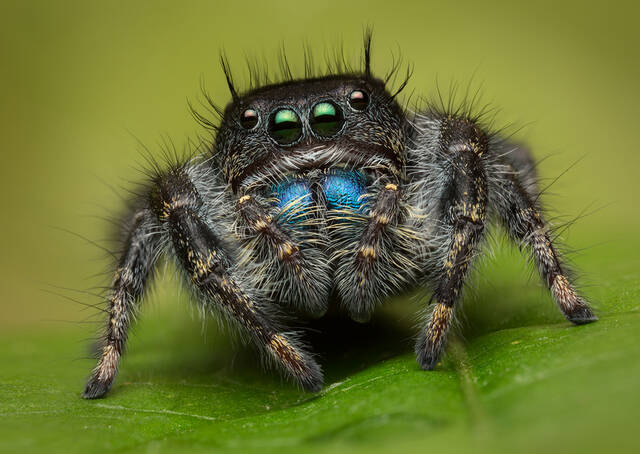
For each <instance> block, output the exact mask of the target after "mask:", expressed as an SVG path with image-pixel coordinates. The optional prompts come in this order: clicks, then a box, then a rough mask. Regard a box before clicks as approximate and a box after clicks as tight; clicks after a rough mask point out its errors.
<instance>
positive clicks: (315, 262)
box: [236, 195, 331, 317]
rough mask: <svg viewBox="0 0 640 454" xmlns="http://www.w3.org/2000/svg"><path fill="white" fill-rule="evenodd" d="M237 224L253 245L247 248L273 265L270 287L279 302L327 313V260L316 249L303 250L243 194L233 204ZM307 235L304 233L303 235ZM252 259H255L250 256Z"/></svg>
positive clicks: (314, 311) (286, 232) (302, 247)
mask: <svg viewBox="0 0 640 454" xmlns="http://www.w3.org/2000/svg"><path fill="white" fill-rule="evenodd" d="M236 210H237V213H238V222H239V225H240V226H241V227H244V228H245V229H246V230H248V234H249V235H248V236H249V238H252V239H254V240H255V241H256V242H257V244H254V245H253V246H252V247H251V250H252V251H260V252H258V254H259V255H262V257H259V259H261V260H265V258H266V262H268V263H271V264H273V265H274V271H275V273H274V274H275V276H274V277H273V279H272V280H273V281H275V282H270V284H271V285H273V286H275V287H276V292H275V295H276V296H278V297H279V299H280V300H281V301H282V302H285V303H288V304H295V305H298V307H299V308H300V309H302V310H303V311H305V312H307V313H309V314H310V315H312V316H315V317H319V316H321V315H323V314H324V313H325V312H326V311H327V307H328V299H329V292H330V290H331V282H330V280H329V276H330V272H329V270H328V261H327V259H326V257H325V255H324V253H323V252H322V251H321V250H320V249H319V248H317V247H313V245H312V247H310V248H305V245H306V244H305V239H306V240H308V238H303V240H302V241H299V240H298V238H296V237H294V236H292V233H294V232H289V231H287V230H285V229H284V228H283V226H282V225H280V224H279V222H278V221H277V220H276V219H274V218H273V217H272V216H270V215H269V214H268V213H267V212H266V210H265V209H264V208H263V207H262V205H261V204H260V203H259V201H258V200H257V199H256V198H255V197H254V196H252V195H243V196H242V197H240V198H238V200H237V202H236ZM307 236H308V234H307ZM254 259H255V257H254Z"/></svg>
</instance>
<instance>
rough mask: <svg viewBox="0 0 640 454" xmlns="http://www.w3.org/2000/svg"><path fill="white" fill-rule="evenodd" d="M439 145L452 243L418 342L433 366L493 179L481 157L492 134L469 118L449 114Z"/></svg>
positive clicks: (443, 212) (425, 363) (421, 357)
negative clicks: (486, 170) (488, 137)
mask: <svg viewBox="0 0 640 454" xmlns="http://www.w3.org/2000/svg"><path fill="white" fill-rule="evenodd" d="M439 147H440V149H439V150H438V153H442V154H443V155H442V159H441V161H442V162H441V165H442V166H443V167H444V169H443V170H444V173H445V175H446V182H445V183H444V186H443V190H442V193H441V200H440V207H439V211H440V216H441V219H440V222H441V223H442V225H441V229H442V230H443V232H444V233H445V235H446V237H447V238H448V246H447V248H446V250H444V251H443V253H442V254H441V256H440V259H439V261H440V265H439V267H440V269H438V270H436V283H435V292H434V294H433V296H432V302H433V303H434V308H433V310H432V311H431V315H430V317H429V319H428V320H427V323H426V326H425V327H424V328H423V330H422V331H421V332H420V335H419V337H418V341H417V343H416V355H417V359H418V363H419V364H420V366H421V367H422V368H423V369H433V368H434V367H435V365H436V364H437V362H438V359H439V358H440V355H441V353H442V351H443V349H444V346H445V341H446V335H447V332H448V330H449V327H450V325H451V322H452V319H453V310H454V305H455V304H456V302H457V301H458V299H459V298H460V293H461V290H462V285H463V283H464V280H465V278H466V275H467V270H468V268H469V264H470V262H471V259H472V258H473V256H474V252H475V249H476V246H477V245H478V243H479V241H480V239H481V238H482V234H483V231H484V225H485V218H486V209H487V192H488V191H487V188H488V182H487V176H486V172H485V166H484V163H483V161H482V159H483V155H484V154H485V153H486V151H487V139H486V137H485V135H484V134H483V133H482V131H480V130H479V128H478V127H477V126H476V125H475V124H473V123H472V122H470V121H468V120H466V119H464V118H455V117H446V118H444V119H442V123H441V125H440V144H439Z"/></svg>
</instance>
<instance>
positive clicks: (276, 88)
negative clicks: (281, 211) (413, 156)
mask: <svg viewBox="0 0 640 454" xmlns="http://www.w3.org/2000/svg"><path fill="white" fill-rule="evenodd" d="M405 131H406V120H405V116H404V112H403V111H402V109H401V108H400V107H399V105H398V104H397V102H396V101H395V100H394V99H393V97H392V96H391V95H390V94H389V93H388V92H387V90H386V88H385V86H384V83H383V82H382V81H380V80H378V79H372V78H365V77H351V76H336V77H325V78H319V79H310V80H304V81H294V82H286V83H283V84H277V85H270V86H266V87H262V88H259V89H257V90H253V91H251V92H249V93H247V94H245V95H243V96H242V97H239V98H238V99H237V100H236V101H234V102H232V103H231V104H229V105H228V106H227V108H226V110H225V113H224V117H223V120H222V125H221V129H220V132H219V134H218V138H217V143H216V150H217V152H218V153H219V155H218V156H219V157H220V158H221V159H222V162H221V164H222V168H223V170H224V173H225V175H226V178H227V180H228V181H229V182H230V183H231V184H232V186H233V187H234V189H235V190H237V189H238V188H239V187H246V186H248V185H251V184H255V183H258V184H259V183H261V182H263V181H264V180H269V181H274V180H275V181H277V180H279V179H281V177H282V176H284V175H288V174H290V173H291V172H295V173H296V174H300V172H304V171H307V170H308V171H311V170H314V169H330V168H336V167H349V168H354V167H357V168H360V167H363V166H366V167H372V166H380V167H385V168H386V169H389V170H391V171H392V172H400V171H401V170H402V168H403V165H404V142H405Z"/></svg>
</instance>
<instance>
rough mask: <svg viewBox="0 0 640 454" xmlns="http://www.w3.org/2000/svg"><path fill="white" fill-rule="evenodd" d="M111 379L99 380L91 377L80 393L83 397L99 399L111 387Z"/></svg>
mask: <svg viewBox="0 0 640 454" xmlns="http://www.w3.org/2000/svg"><path fill="white" fill-rule="evenodd" d="M111 384H112V381H104V380H99V379H98V378H96V377H91V378H90V379H89V381H88V382H87V385H86V386H85V388H84V392H83V393H82V398H83V399H100V398H102V397H104V396H105V395H106V394H107V392H109V389H110V388H111Z"/></svg>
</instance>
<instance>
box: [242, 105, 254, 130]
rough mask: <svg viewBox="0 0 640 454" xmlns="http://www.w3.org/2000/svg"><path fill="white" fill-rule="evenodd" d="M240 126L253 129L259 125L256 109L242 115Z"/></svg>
mask: <svg viewBox="0 0 640 454" xmlns="http://www.w3.org/2000/svg"><path fill="white" fill-rule="evenodd" d="M240 124H241V125H242V127H243V128H244V129H253V128H255V127H256V125H257V124H258V112H256V111H255V110H254V109H246V110H245V111H244V112H242V114H240Z"/></svg>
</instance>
